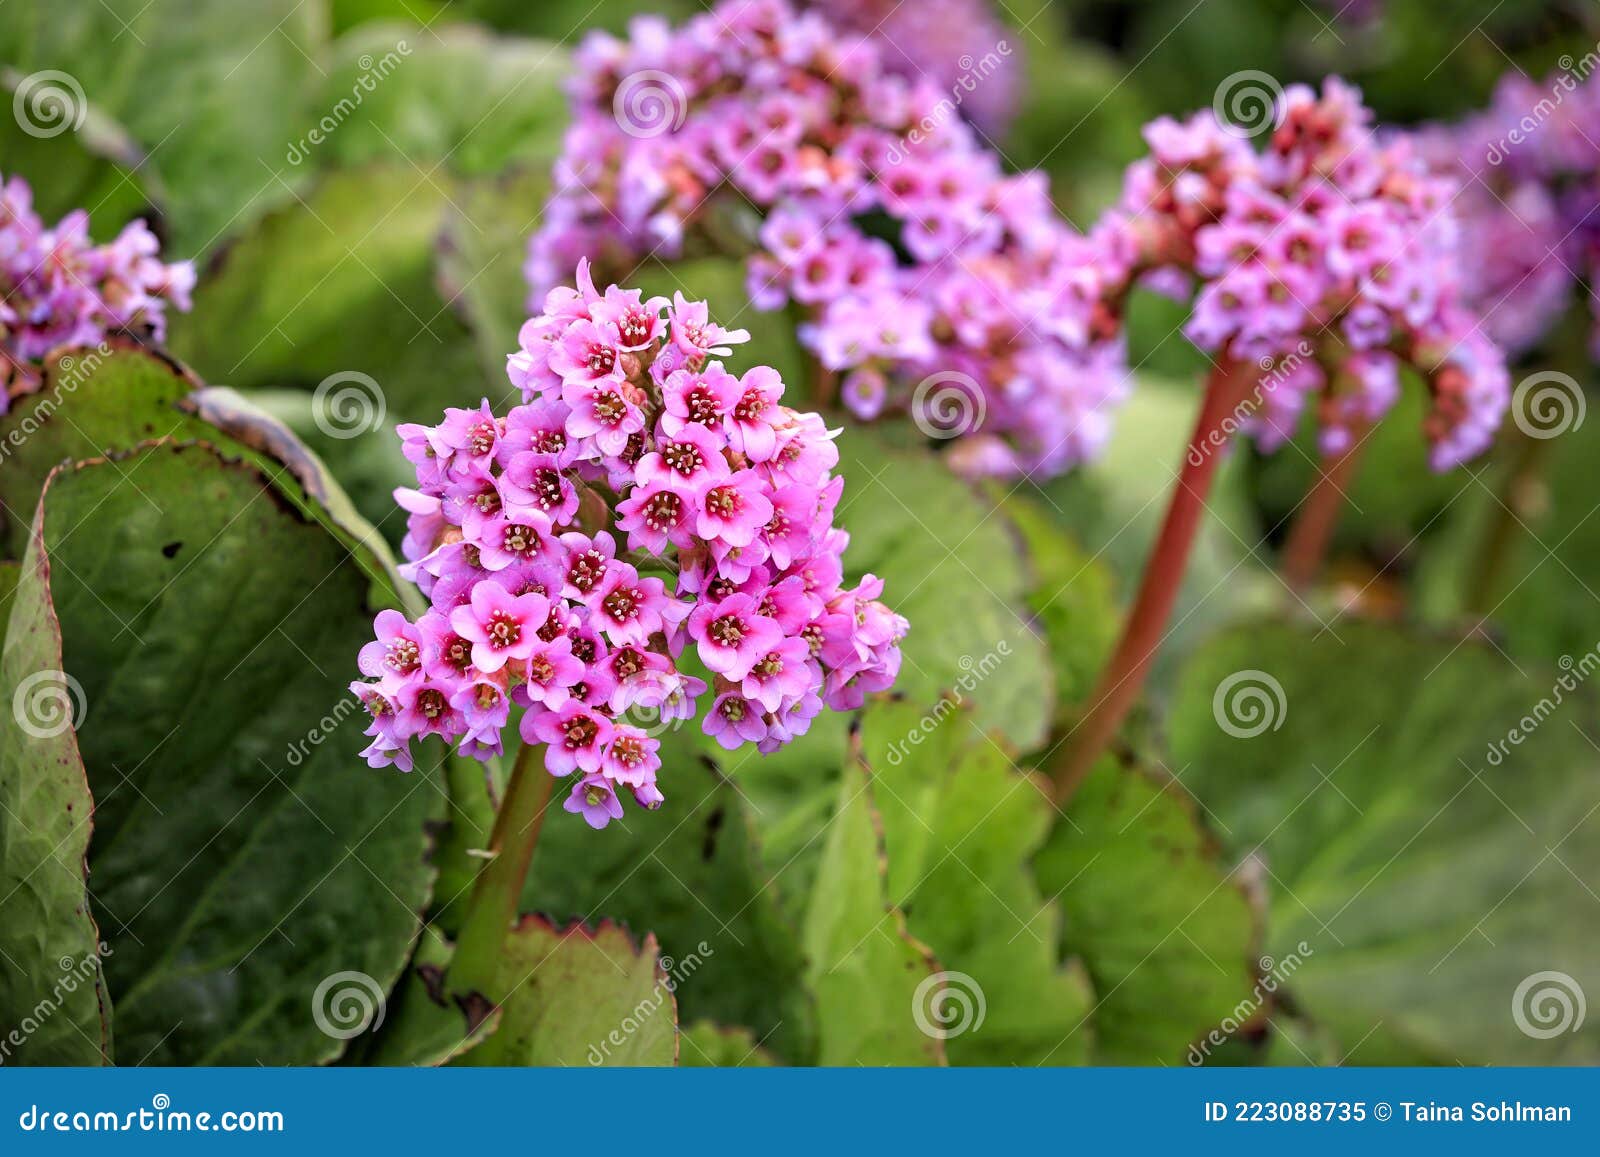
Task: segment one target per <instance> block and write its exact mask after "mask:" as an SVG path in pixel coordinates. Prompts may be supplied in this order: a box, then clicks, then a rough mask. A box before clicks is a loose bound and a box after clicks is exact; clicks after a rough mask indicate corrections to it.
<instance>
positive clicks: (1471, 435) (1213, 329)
mask: <svg viewBox="0 0 1600 1157" xmlns="http://www.w3.org/2000/svg"><path fill="white" fill-rule="evenodd" d="M1274 124H1275V125H1276V128H1275V129H1273V130H1272V131H1271V132H1270V134H1269V135H1268V136H1267V138H1266V143H1265V147H1264V148H1263V149H1260V150H1257V149H1256V148H1254V147H1252V145H1251V143H1250V141H1249V140H1248V139H1246V137H1245V136H1244V135H1243V134H1242V133H1241V132H1240V130H1238V129H1237V128H1235V127H1234V126H1230V125H1225V124H1222V123H1221V122H1219V121H1218V119H1217V117H1216V115H1215V114H1214V113H1213V112H1212V111H1211V110H1205V111H1203V112H1200V113H1197V114H1195V115H1194V116H1193V117H1191V118H1190V119H1189V120H1187V121H1182V122H1180V121H1175V120H1172V119H1170V118H1165V117H1163V118H1161V119H1159V120H1157V121H1155V122H1154V123H1152V124H1151V125H1149V126H1147V128H1146V129H1145V140H1146V142H1147V143H1148V144H1149V146H1150V155H1149V156H1148V157H1146V158H1144V159H1142V160H1140V161H1137V162H1135V163H1134V164H1133V165H1132V166H1130V167H1129V169H1128V172H1127V176H1126V179H1125V182H1124V187H1123V194H1122V199H1121V202H1120V203H1119V204H1118V206H1117V207H1116V209H1114V210H1113V211H1112V212H1111V213H1110V214H1108V215H1107V217H1106V219H1105V220H1104V221H1103V222H1102V223H1101V225H1100V226H1099V228H1098V229H1097V233H1099V234H1100V235H1101V238H1102V244H1101V246H1100V248H1101V249H1102V251H1103V252H1106V253H1118V254H1121V259H1120V266H1121V268H1120V270H1119V272H1118V274H1117V276H1116V277H1115V278H1114V279H1113V281H1114V282H1115V283H1119V284H1120V286H1121V288H1120V289H1119V290H1118V291H1117V293H1116V294H1115V295H1114V296H1113V298H1112V299H1111V300H1112V301H1115V300H1117V299H1118V298H1120V297H1121V296H1122V295H1124V294H1125V293H1126V291H1127V289H1128V288H1131V286H1132V285H1134V284H1135V283H1137V282H1140V281H1143V282H1144V283H1146V284H1150V285H1153V286H1155V287H1157V288H1160V289H1162V290H1164V291H1169V292H1174V293H1176V294H1177V295H1178V296H1180V297H1187V296H1189V295H1191V294H1192V296H1193V300H1194V307H1193V312H1192V314H1191V316H1190V319H1189V322H1188V325H1187V327H1186V330H1185V333H1186V334H1187V336H1188V337H1189V340H1190V341H1192V342H1193V343H1194V344H1195V345H1197V346H1199V347H1200V348H1201V349H1203V350H1205V351H1206V352H1207V353H1209V354H1211V355H1212V356H1213V358H1215V359H1217V360H1218V361H1223V360H1224V359H1228V360H1231V361H1233V362H1236V363H1239V364H1252V363H1253V364H1255V365H1256V366H1259V367H1260V377H1259V382H1260V388H1259V389H1257V390H1256V392H1255V394H1254V395H1253V396H1252V397H1251V398H1250V399H1249V401H1248V409H1249V413H1248V414H1245V415H1241V417H1242V419H1243V423H1244V426H1245V429H1246V430H1247V431H1248V432H1249V433H1250V434H1251V435H1253V436H1254V437H1255V439H1256V440H1257V442H1258V443H1259V444H1260V445H1261V447H1262V448H1263V449H1265V450H1269V451H1270V450H1272V449H1274V448H1276V447H1277V446H1278V445H1280V444H1282V443H1283V442H1284V441H1285V440H1286V439H1287V438H1288V437H1290V435H1291V434H1292V433H1293V431H1294V429H1295V427H1296V425H1297V424H1298V422H1299V421H1300V419H1301V417H1302V416H1303V415H1305V414H1308V413H1309V414H1315V415H1316V417H1317V418H1318V419H1319V423H1320V425H1319V437H1320V440H1321V444H1322V448H1323V450H1324V452H1326V453H1329V454H1335V453H1339V452H1341V451H1343V450H1345V449H1347V448H1348V447H1349V446H1350V445H1351V444H1352V443H1353V441H1354V440H1355V439H1356V437H1357V428H1358V427H1359V426H1361V425H1365V424H1370V423H1372V422H1375V421H1377V420H1378V419H1379V418H1381V417H1382V416H1383V414H1384V413H1385V412H1386V411H1388V409H1389V408H1390V407H1391V406H1392V405H1393V404H1394V402H1395V401H1396V399H1397V398H1398V396H1399V391H1398V389H1397V383H1398V379H1399V370H1400V367H1401V366H1403V365H1408V366H1410V367H1412V368H1414V369H1415V370H1416V371H1417V372H1418V373H1419V374H1420V375H1421V376H1422V378H1423V380H1424V381H1425V382H1426V383H1427V386H1428V388H1429V391H1430V393H1431V395H1432V401H1433V407H1432V412H1431V414H1430V415H1429V417H1428V419H1427V421H1426V422H1425V424H1424V430H1423V432H1424V434H1425V436H1426V437H1427V439H1428V441H1429V443H1430V444H1431V461H1432V464H1433V466H1434V468H1435V469H1438V470H1444V469H1448V468H1450V467H1452V466H1455V465H1457V464H1459V463H1461V462H1463V461H1465V460H1466V459H1468V458H1471V457H1473V456H1474V455H1477V454H1479V453H1481V452H1482V451H1483V450H1485V449H1486V448H1487V447H1488V445H1489V442H1490V440H1491V439H1492V438H1493V436H1494V432H1495V430H1496V428H1497V427H1498V426H1499V424H1500V419H1501V417H1502V415H1503V414H1504V412H1505V408H1506V405H1507V403H1508V401H1509V394H1510V379H1509V375H1508V374H1507V371H1506V367H1505V361H1504V358H1503V356H1502V355H1501V353H1500V351H1499V350H1498V348H1497V347H1496V346H1495V345H1494V344H1493V342H1492V341H1491V339H1490V337H1489V335H1488V334H1487V333H1485V332H1484V330H1483V328H1482V326H1481V325H1480V323H1479V320H1478V319H1477V317H1476V316H1475V315H1474V314H1473V313H1472V312H1471V311H1470V310H1469V309H1467V308H1466V306H1465V304H1464V303H1463V301H1462V300H1461V296H1460V294H1459V292H1458V287H1459V286H1460V284H1461V281H1462V277H1463V269H1464V268H1465V267H1466V266H1467V265H1468V264H1470V261H1469V260H1468V259H1467V257H1466V254H1465V253H1464V252H1463V250H1462V247H1461V245H1460V241H1459V232H1458V229H1457V225H1456V221H1455V218H1454V216H1453V214H1452V210H1451V202H1452V200H1453V198H1454V196H1455V192H1456V190H1455V187H1454V185H1453V183H1452V182H1451V181H1449V180H1448V179H1444V178H1441V177H1438V176H1436V175H1433V174H1431V173H1430V172H1429V170H1428V168H1427V166H1426V165H1425V164H1424V163H1423V160H1422V158H1421V157H1420V156H1419V155H1418V153H1417V150H1416V148H1415V147H1414V145H1413V143H1412V142H1411V141H1409V140H1407V139H1405V138H1394V139H1385V138H1383V137H1381V136H1379V135H1377V134H1376V133H1375V131H1374V129H1373V127H1372V114H1371V112H1370V111H1369V110H1368V109H1367V108H1366V107H1365V106H1364V105H1363V104H1362V103H1361V98H1360V93H1358V92H1357V91H1356V90H1355V89H1354V88H1352V87H1350V86H1349V85H1347V84H1345V83H1343V82H1342V81H1340V80H1338V79H1337V78H1334V79H1330V80H1328V81H1327V82H1326V83H1325V84H1324V85H1323V88H1322V90H1321V92H1320V93H1319V92H1316V91H1313V90H1312V89H1310V88H1308V87H1306V86H1304V85H1292V86H1290V88H1289V89H1288V90H1287V91H1286V92H1285V94H1284V97H1283V99H1282V100H1281V101H1280V102H1279V104H1278V108H1277V110H1276V116H1275V118H1274ZM1108 312H1109V313H1111V314H1115V313H1117V312H1118V310H1117V308H1115V307H1113V308H1110V309H1108Z"/></svg>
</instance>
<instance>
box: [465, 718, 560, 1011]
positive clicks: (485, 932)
mask: <svg viewBox="0 0 1600 1157" xmlns="http://www.w3.org/2000/svg"><path fill="white" fill-rule="evenodd" d="M536 750H537V748H536V745H535V744H531V743H525V744H523V745H522V747H521V749H520V750H519V751H518V752H517V760H516V763H515V765H513V767H512V769H511V779H510V781H509V782H508V783H507V784H506V790H505V798H504V799H503V800H501V803H500V811H499V814H497V815H496V816H495V820H494V828H493V830H491V831H490V833H489V847H488V849H487V851H488V860H487V861H486V862H485V863H484V865H483V868H482V870H480V871H479V872H478V878H477V880H476V882H475V883H474V884H473V887H472V897H471V899H469V900H468V901H467V911H466V916H465V918H464V919H463V921H462V925H461V935H460V936H459V937H458V938H457V941H456V952H455V956H454V958H453V959H452V960H451V962H450V970H449V974H448V980H447V984H446V988H447V991H450V992H453V993H457V994H466V993H473V992H476V993H479V994H481V995H483V996H485V997H487V998H488V999H489V1000H490V1001H491V1002H498V1000H499V996H498V993H497V991H496V982H495V977H496V975H497V973H498V971H499V966H500V955H501V951H502V950H503V949H504V947H505V942H506V936H507V935H509V933H510V931H511V925H512V924H513V923H514V922H515V920H516V918H517V913H518V908H519V906H520V902H521V899H522V887H523V884H524V883H525V882H526V880H527V878H528V868H529V867H530V865H532V863H533V851H534V848H535V846H536V845H537V844H538V842H539V831H540V829H541V828H542V827H543V826H544V813H545V810H546V808H547V807H548V806H549V803H550V793H551V790H552V788H553V787H554V785H555V780H556V777H555V776H553V775H551V774H550V773H549V772H547V771H546V770H545V769H544V767H543V765H542V764H541V762H540V761H539V760H537V759H535V758H534V753H535V751H536Z"/></svg>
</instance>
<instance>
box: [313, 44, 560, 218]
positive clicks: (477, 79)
mask: <svg viewBox="0 0 1600 1157" xmlns="http://www.w3.org/2000/svg"><path fill="white" fill-rule="evenodd" d="M567 71H568V70H567V57H566V51H565V50H564V49H563V48H562V47H561V46H560V45H557V44H553V43H545V42H543V41H538V40H527V39H523V38H521V37H514V36H502V37H496V36H493V35H490V34H489V33H488V32H486V31H485V30H484V29H481V28H477V27H474V26H471V25H449V24H444V25H440V26H438V27H429V28H427V29H421V28H418V27H417V26H416V25H415V24H414V23H410V22H405V21H385V22H380V23H372V24H364V25H362V26H361V27H360V28H358V29H355V30H353V31H351V32H350V33H348V34H346V35H345V36H342V37H340V38H339V40H338V41H337V42H336V43H335V44H334V51H333V63H332V67H330V68H329V69H328V71H327V76H326V77H325V78H324V79H323V81H322V89H321V93H322V95H321V97H320V99H319V101H318V102H317V104H318V108H319V109H322V110H325V112H326V114H327V118H328V119H327V120H326V121H325V122H323V123H322V124H319V125H318V126H317V128H318V132H319V134H320V136H321V140H320V141H317V140H312V139H309V138H308V139H306V140H305V141H304V142H303V143H301V145H300V148H301V151H302V152H303V154H304V156H305V157H306V158H307V160H309V161H310V162H311V163H313V164H316V165H319V166H324V167H332V166H337V165H350V164H360V163H362V162H365V161H370V160H384V161H402V160H408V161H410V162H411V163H412V164H414V165H416V166H418V176H419V177H421V176H423V175H425V174H429V173H430V172H431V170H433V169H434V168H435V167H436V166H443V168H444V170H445V171H453V172H456V173H460V174H489V173H498V172H500V171H501V170H503V169H505V168H506V167H507V166H508V165H512V164H515V163H517V162H538V163H539V164H540V165H541V166H547V165H548V164H549V162H550V160H551V159H552V158H553V157H554V156H555V154H556V153H557V151H559V149H560V146H561V134H562V131H563V130H564V129H565V127H566V119H567V118H566V97H565V95H564V93H563V91H562V84H563V82H564V80H565V77H566V73H567ZM536 209H537V206H530V207H529V211H530V212H532V211H534V210H536Z"/></svg>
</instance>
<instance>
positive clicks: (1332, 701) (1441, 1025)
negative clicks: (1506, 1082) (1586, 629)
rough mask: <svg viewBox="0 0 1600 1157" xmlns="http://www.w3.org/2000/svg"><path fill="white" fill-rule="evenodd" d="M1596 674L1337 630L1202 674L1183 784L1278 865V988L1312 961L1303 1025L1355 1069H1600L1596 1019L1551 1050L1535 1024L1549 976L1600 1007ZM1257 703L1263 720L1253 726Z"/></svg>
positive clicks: (1253, 640)
mask: <svg viewBox="0 0 1600 1157" xmlns="http://www.w3.org/2000/svg"><path fill="white" fill-rule="evenodd" d="M1597 667H1600V659H1597V658H1596V657H1595V656H1594V655H1593V654H1592V653H1588V654H1586V655H1585V656H1584V657H1583V659H1582V661H1581V663H1580V664H1579V665H1577V666H1575V667H1574V668H1573V669H1572V670H1570V671H1567V672H1565V673H1561V672H1558V671H1556V670H1554V669H1549V670H1541V669H1537V668H1535V669H1533V670H1530V671H1529V672H1528V673H1527V674H1525V675H1524V674H1521V673H1519V672H1518V671H1517V670H1516V669H1514V668H1513V667H1511V666H1510V665H1509V664H1507V663H1506V662H1505V661H1504V660H1503V659H1501V658H1500V657H1499V656H1498V655H1496V654H1495V653H1493V652H1492V651H1490V650H1487V649H1485V648H1483V647H1481V646H1479V645H1476V644H1472V643H1466V642H1455V643H1451V642H1449V641H1446V640H1439V641H1435V640H1431V639H1423V638H1416V637H1411V636H1407V635H1406V634H1403V633H1401V632H1400V631H1397V630H1396V629H1395V628H1393V627H1382V626H1368V625H1354V624H1348V623H1341V624H1340V625H1339V628H1338V637H1337V638H1335V637H1334V635H1333V634H1332V633H1331V632H1330V633H1326V634H1322V635H1316V634H1314V633H1313V632H1312V631H1310V630H1304V629H1299V628H1295V627H1290V626H1282V625H1268V626H1255V627H1252V628H1250V629H1249V630H1247V631H1243V630H1241V631H1236V632H1231V633H1229V634H1227V635H1225V636H1223V637H1222V638H1220V639H1218V640H1217V641H1216V642H1215V643H1214V644H1212V645H1210V646H1208V647H1207V648H1205V649H1204V650H1203V651H1202V652H1201V653H1199V654H1197V655H1196V656H1195V657H1194V658H1193V660H1192V661H1191V662H1190V664H1189V665H1188V667H1187V668H1186V670H1185V672H1184V676H1183V679H1182V683H1181V687H1180V694H1179V697H1178V700H1177V703H1176V705H1175V707H1174V711H1173V717H1172V721H1171V727H1172V738H1173V751H1174V759H1175V766H1179V767H1187V768H1188V770H1186V771H1185V772H1184V782H1185V783H1186V784H1187V785H1188V786H1189V787H1191V788H1192V789H1193V790H1194V791H1195V793H1196V794H1197V795H1198V797H1199V798H1200V799H1201V800H1203V801H1204V802H1205V804H1206V806H1207V808H1208V809H1209V810H1210V811H1211V812H1212V813H1213V814H1215V815H1216V817H1217V822H1218V826H1219V827H1221V828H1222V830H1224V831H1225V832H1226V833H1227V838H1228V840H1229V843H1230V846H1231V848H1232V849H1233V850H1234V852H1235V854H1238V855H1249V856H1251V857H1252V858H1253V859H1255V860H1258V861H1259V863H1260V865H1261V866H1262V868H1264V871H1265V875H1266V880H1267V888H1268V892H1269V896H1270V900H1269V908H1268V934H1267V939H1266V951H1267V954H1268V955H1270V956H1271V957H1273V958H1274V960H1275V962H1276V967H1277V969H1278V971H1279V972H1280V973H1281V972H1282V971H1283V970H1284V969H1285V967H1286V962H1287V961H1289V960H1291V959H1293V960H1294V961H1295V968H1294V971H1293V975H1292V976H1290V977H1289V978H1288V979H1287V981H1286V987H1287V988H1288V990H1289V992H1290V994H1291V998H1292V1001H1293V1007H1294V1008H1295V1009H1297V1010H1298V1011H1299V1012H1300V1013H1301V1014H1303V1015H1304V1016H1306V1017H1308V1018H1309V1019H1310V1020H1311V1021H1313V1022H1314V1023H1315V1024H1317V1025H1318V1026H1320V1027H1321V1028H1323V1029H1326V1030H1327V1031H1329V1032H1330V1033H1332V1034H1333V1036H1334V1037H1335V1038H1336V1039H1337V1040H1338V1041H1339V1044H1340V1046H1341V1048H1340V1055H1341V1056H1348V1058H1349V1060H1351V1061H1353V1062H1354V1063H1358V1064H1372V1063H1418V1062H1436V1063H1449V1064H1453V1063H1457V1062H1459V1063H1462V1064H1481V1063H1497V1064H1538V1063H1566V1064H1572V1063H1585V1062H1593V1061H1594V1060H1595V1059H1596V1058H1600V1023H1597V1022H1596V1021H1595V1020H1594V1018H1592V1017H1591V1018H1590V1019H1589V1020H1587V1021H1586V1022H1585V1023H1584V1024H1583V1026H1582V1027H1581V1029H1579V1028H1577V1027H1576V1026H1575V1025H1572V1024H1570V1023H1569V1025H1568V1027H1569V1028H1572V1029H1575V1031H1566V1032H1558V1033H1556V1034H1554V1035H1549V1034H1546V1035H1543V1036H1540V1035H1538V1034H1532V1035H1530V1033H1528V1032H1527V1031H1524V1027H1522V1026H1519V1023H1518V1017H1519V1016H1520V1017H1522V1018H1523V1020H1524V1021H1525V1022H1526V1023H1528V1024H1531V1025H1532V1026H1533V1027H1534V1028H1539V1027H1541V1024H1540V1022H1539V1021H1537V1020H1533V1019H1530V1017H1531V1016H1533V1015H1535V1014H1537V1013H1538V1012H1539V1011H1540V1006H1539V1004H1538V1003H1536V1002H1534V1001H1532V1000H1531V999H1530V997H1531V993H1532V992H1536V991H1538V990H1539V989H1540V988H1541V987H1543V981H1541V980H1540V979H1539V974H1541V973H1562V974H1564V975H1565V976H1566V977H1567V978H1569V979H1570V981H1571V982H1572V983H1575V984H1577V985H1579V986H1581V987H1582V989H1584V990H1585V991H1587V992H1589V993H1591V994H1592V993H1594V992H1595V991H1597V990H1600V963H1597V962H1600V936H1597V932H1596V928H1597V925H1596V923H1595V921H1594V920H1592V919H1590V918H1589V916H1588V914H1589V913H1590V912H1591V911H1592V905H1593V904H1594V896H1593V893H1592V891H1591V886H1590V885H1589V883H1588V882H1587V881H1589V880H1591V879H1593V878H1594V877H1595V876H1596V874H1597V873H1600V775H1597V774H1596V765H1597V763H1600V759H1597V756H1596V747H1595V741H1594V739H1593V738H1592V735H1593V732H1594V727H1595V711H1594V706H1595V704H1594V698H1593V694H1592V692H1591V691H1590V690H1589V689H1588V688H1587V687H1584V686H1581V684H1582V683H1583V680H1584V679H1585V678H1586V677H1587V676H1588V675H1589V674H1591V673H1592V672H1593V671H1594V670H1595V669H1596V668H1597ZM1241 672H1242V673H1243V674H1242V675H1241V674H1240V673H1241ZM1232 677H1237V678H1235V681H1234V682H1233V683H1231V684H1228V683H1226V681H1227V680H1229V679H1230V678H1232ZM1274 681H1275V683H1276V687H1275V686H1274ZM1251 686H1254V687H1255V688H1258V689H1260V690H1261V692H1262V694H1261V696H1260V697H1259V698H1258V699H1257V701H1256V706H1257V707H1261V708H1265V713H1264V714H1260V713H1258V714H1256V715H1254V716H1251V715H1249V714H1247V713H1245V712H1244V711H1243V710H1242V708H1244V706H1245V700H1244V699H1242V698H1240V697H1239V696H1241V695H1242V694H1246V693H1247V692H1246V688H1248V687H1251ZM1278 688H1281V693H1280V692H1279V690H1278ZM1397 688H1400V689H1404V694H1396V689H1397ZM1219 721H1220V722H1219ZM1223 723H1226V724H1227V729H1226V730H1225V729H1224V727H1223V725H1222V724H1223ZM1274 728H1275V729H1274ZM1252 731H1258V732H1259V734H1256V735H1254V736H1253V737H1252V736H1251V735H1250V733H1251V732H1252ZM1241 736H1242V737H1241ZM1530 977H1532V978H1534V979H1533V980H1532V981H1530V980H1529V978H1530ZM1524 984H1529V985H1531V989H1530V990H1529V991H1528V992H1524V993H1523V994H1522V995H1523V997H1524V999H1523V1000H1522V1002H1521V1004H1520V1007H1519V1008H1518V1009H1517V1011H1516V1012H1515V1013H1514V999H1515V998H1517V997H1518V995H1519V989H1521V988H1522V986H1523V985H1524ZM1569 998H1570V997H1569ZM1552 1007H1553V1006H1552V1005H1550V1004H1548V1003H1546V1004H1545V1005H1544V1006H1543V1010H1544V1011H1545V1012H1548V1011H1550V1010H1551V1008H1552ZM1464 1009H1476V1010H1480V1012H1481V1015H1470V1016H1468V1015H1463V1010H1464Z"/></svg>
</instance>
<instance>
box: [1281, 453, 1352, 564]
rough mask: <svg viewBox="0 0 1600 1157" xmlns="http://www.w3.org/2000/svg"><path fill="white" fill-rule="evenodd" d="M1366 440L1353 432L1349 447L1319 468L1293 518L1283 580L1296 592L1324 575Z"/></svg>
mask: <svg viewBox="0 0 1600 1157" xmlns="http://www.w3.org/2000/svg"><path fill="white" fill-rule="evenodd" d="M1364 441H1365V431H1362V430H1356V431H1353V432H1352V434H1351V441H1350V445H1349V446H1347V447H1346V448H1345V449H1344V450H1342V451H1340V452H1339V453H1337V454H1331V455H1328V456H1327V457H1325V458H1324V459H1323V461H1322V462H1321V463H1320V464H1319V465H1318V467H1317V480H1316V482H1315V483H1313V484H1312V487H1311V491H1310V493H1308V494H1307V495H1306V497H1305V500H1304V501H1303V502H1302V503H1301V504H1300V509H1299V510H1298V511H1296V512H1295V514H1294V516H1293V518H1294V521H1293V522H1292V523H1290V526H1289V537H1288V540H1287V541H1286V542H1285V543H1284V545H1283V580H1284V582H1286V583H1288V584H1289V589H1290V590H1292V591H1295V592H1297V593H1298V592H1300V591H1303V590H1306V589H1307V588H1309V587H1310V586H1311V585H1312V584H1313V583H1315V582H1316V581H1317V576H1318V575H1320V574H1321V573H1322V567H1323V564H1324V563H1325V562H1326V561H1327V557H1328V546H1329V544H1330V543H1331V542H1332V541H1333V532H1334V531H1335V530H1336V529H1337V528H1338V525H1339V515H1340V512H1341V511H1343V509H1344V503H1345V496H1346V495H1347V494H1348V493H1349V489H1350V484H1351V483H1352V482H1353V481H1354V480H1355V476H1356V471H1357V469H1358V467H1359V466H1360V464H1361V447H1362V443H1363V442H1364Z"/></svg>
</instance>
